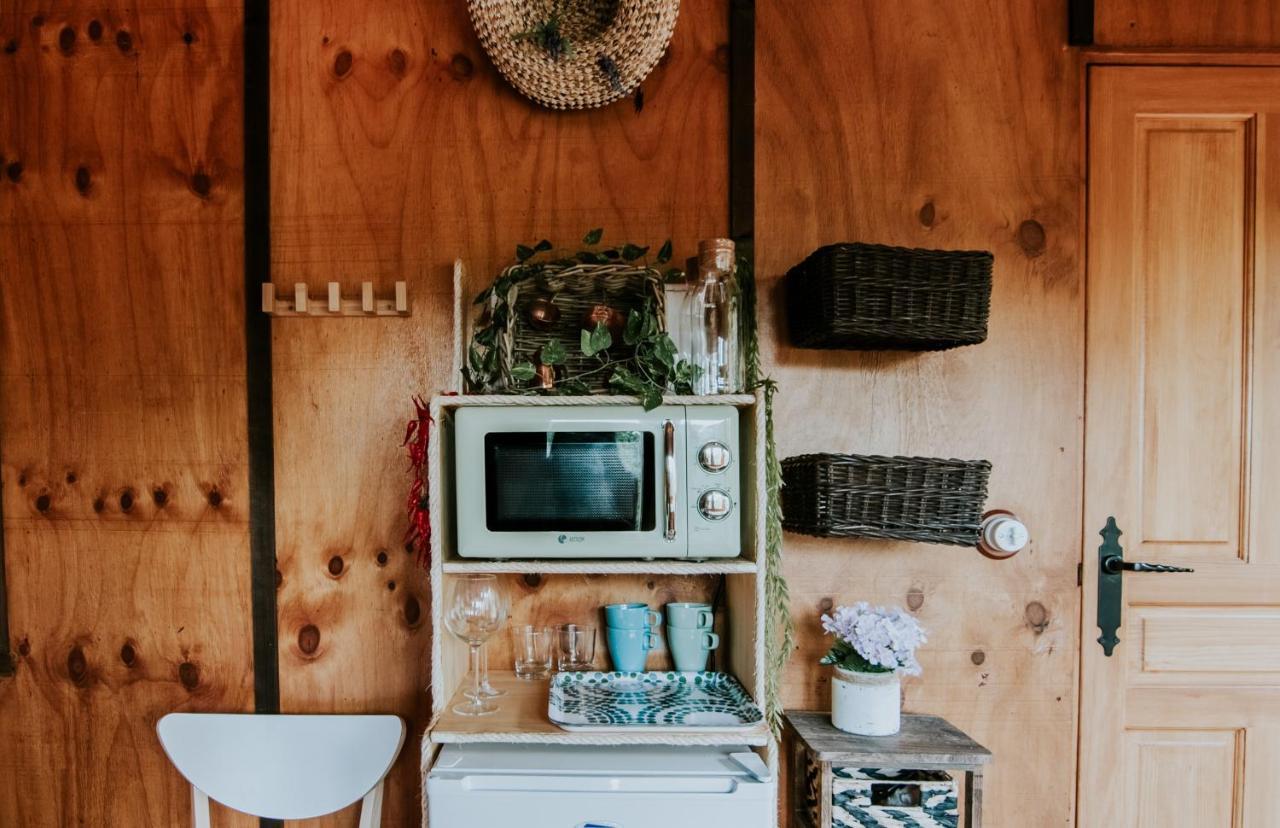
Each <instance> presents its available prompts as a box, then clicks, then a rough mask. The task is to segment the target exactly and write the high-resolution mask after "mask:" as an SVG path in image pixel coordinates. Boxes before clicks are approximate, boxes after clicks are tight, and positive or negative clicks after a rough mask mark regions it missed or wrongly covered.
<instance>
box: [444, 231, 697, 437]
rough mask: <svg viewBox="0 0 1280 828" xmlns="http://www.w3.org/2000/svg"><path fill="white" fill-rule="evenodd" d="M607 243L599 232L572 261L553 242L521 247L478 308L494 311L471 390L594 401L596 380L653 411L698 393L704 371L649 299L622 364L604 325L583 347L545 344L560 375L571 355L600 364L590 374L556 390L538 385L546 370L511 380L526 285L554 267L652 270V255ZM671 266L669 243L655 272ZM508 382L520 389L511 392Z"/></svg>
mask: <svg viewBox="0 0 1280 828" xmlns="http://www.w3.org/2000/svg"><path fill="white" fill-rule="evenodd" d="M603 237H604V230H602V229H600V228H597V229H594V230H591V231H590V232H588V233H587V234H586V235H585V236H584V237H583V239H582V244H583V249H581V250H577V251H573V252H568V253H566V252H564V251H559V252H557V251H555V250H554V249H553V246H552V244H551V242H549V241H547V240H546V239H543V240H542V241H540V242H538V243H537V244H535V245H532V246H529V245H523V244H521V245H516V265H515V266H513V267H509V268H507V269H506V270H504V271H503V272H502V275H500V276H499V277H498V278H497V279H496V280H495V281H494V283H493V284H492V285H491V286H489V287H487V288H485V289H484V290H483V291H481V292H480V294H479V295H478V296H477V297H476V300H475V303H476V304H477V305H480V304H484V303H486V302H487V303H488V309H487V312H486V313H485V315H484V316H483V317H482V322H481V325H480V327H479V328H478V329H477V330H476V333H475V335H474V336H473V337H472V341H471V346H470V348H469V349H468V353H467V365H466V367H464V368H463V375H464V377H465V379H466V381H467V385H468V386H469V387H471V388H475V389H481V390H492V389H502V390H505V391H507V392H510V393H520V394H552V395H554V394H572V395H583V394H590V393H591V385H590V384H589V383H588V380H589V379H591V380H596V379H599V377H601V376H603V377H604V378H605V380H606V382H607V384H608V386H609V387H610V388H611V389H613V390H615V391H617V392H618V393H620V394H630V395H633V396H636V397H639V398H640V401H641V404H642V405H643V406H644V408H645V410H646V411H647V410H651V409H653V408H656V407H657V406H659V405H661V404H662V395H663V393H665V392H667V391H674V392H675V393H677V394H689V393H692V392H693V381H694V380H695V379H696V378H697V369H696V368H695V367H694V366H693V365H691V364H690V363H689V362H687V361H686V360H683V359H680V358H679V354H678V353H677V351H676V346H675V343H674V342H672V341H671V337H670V336H668V335H667V332H666V331H665V330H663V325H662V322H661V320H660V319H659V318H658V317H659V312H658V309H657V307H656V305H655V303H654V301H653V299H652V298H646V299H645V301H644V303H643V305H642V306H641V307H639V308H635V309H633V310H631V312H630V313H629V314H628V315H627V318H626V321H625V323H624V325H623V326H622V341H623V342H624V343H625V344H626V345H627V346H629V349H630V353H629V355H627V356H622V357H620V356H618V355H616V354H613V353H611V352H610V348H612V347H613V345H614V340H613V334H612V333H611V332H610V330H609V327H608V325H606V324H605V322H604V321H599V322H597V323H596V325H595V327H594V328H591V329H586V328H584V329H583V330H582V332H581V335H580V337H579V340H578V341H577V342H574V343H571V344H570V345H566V344H565V343H562V342H560V341H559V340H558V339H552V340H550V341H549V342H547V343H545V344H543V345H542V347H541V348H540V349H539V351H538V354H537V359H538V361H539V363H540V364H541V365H543V366H549V367H551V368H552V369H553V370H554V369H555V368H557V367H561V366H564V365H565V364H566V360H567V357H568V355H569V352H568V348H570V347H574V348H577V349H578V350H579V351H580V352H581V354H582V355H583V356H585V357H588V358H592V359H591V360H590V362H589V363H588V364H589V367H588V368H586V369H583V370H579V371H578V372H577V373H573V374H567V375H565V376H558V377H557V378H556V380H555V385H554V387H553V388H550V389H546V388H542V387H540V386H534V385H531V383H533V382H534V380H535V379H536V378H537V376H538V365H535V364H534V363H533V362H532V361H529V360H524V361H521V362H517V363H515V364H513V365H511V366H510V368H509V370H508V372H507V376H503V374H502V369H501V366H500V364H499V362H500V361H499V349H500V348H501V347H502V346H501V336H502V334H503V333H504V332H505V331H506V330H507V328H508V327H509V326H510V325H512V324H513V323H517V324H523V321H522V320H516V314H517V313H518V311H517V309H516V307H515V301H516V298H517V296H518V295H519V287H520V286H521V285H522V284H524V283H526V282H529V281H531V280H533V279H534V278H536V277H537V276H539V275H541V274H542V273H543V271H544V270H545V269H546V268H548V267H556V268H564V267H572V266H574V265H578V264H602V265H607V264H618V263H634V262H639V261H640V260H641V259H644V262H643V264H644V266H649V262H648V259H647V258H645V257H646V254H647V253H648V252H649V248H648V247H641V246H639V245H635V244H630V243H628V244H624V245H622V246H621V247H604V248H601V247H600V242H601V239H602V238H603ZM670 261H671V241H670V240H667V241H666V242H665V243H664V244H663V245H662V247H661V248H660V249H659V250H658V253H657V256H656V257H655V260H654V264H656V265H664V264H667V263H668V262H670ZM679 273H680V271H679V269H678V268H668V269H667V271H666V273H665V277H666V278H671V277H672V276H675V275H678V274H679ZM508 378H509V380H510V383H511V385H513V386H514V387H506V388H504V385H505V384H506V381H507V379H508Z"/></svg>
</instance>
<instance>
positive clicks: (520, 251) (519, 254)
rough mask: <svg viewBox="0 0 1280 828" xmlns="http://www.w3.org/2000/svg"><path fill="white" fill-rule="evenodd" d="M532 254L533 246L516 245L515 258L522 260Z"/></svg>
mask: <svg viewBox="0 0 1280 828" xmlns="http://www.w3.org/2000/svg"><path fill="white" fill-rule="evenodd" d="M532 255H533V248H532V247H529V246H528V245H525V244H517V245H516V260H517V261H521V262H523V261H524V260H525V259H528V258H529V257H530V256H532Z"/></svg>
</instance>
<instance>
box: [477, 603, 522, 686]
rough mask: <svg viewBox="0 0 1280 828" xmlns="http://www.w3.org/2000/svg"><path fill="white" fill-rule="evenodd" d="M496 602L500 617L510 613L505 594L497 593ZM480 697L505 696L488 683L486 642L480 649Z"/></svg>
mask: <svg viewBox="0 0 1280 828" xmlns="http://www.w3.org/2000/svg"><path fill="white" fill-rule="evenodd" d="M498 600H500V601H501V602H502V615H503V617H506V616H507V615H508V614H509V613H510V611H511V604H510V602H509V601H508V600H507V596H506V594H505V593H502V592H499V593H498ZM468 695H470V694H469V693H468ZM480 695H482V696H487V697H488V698H491V699H492V698H497V697H498V696H505V695H507V691H506V690H499V689H498V688H496V687H494V686H493V685H492V684H490V683H489V645H488V643H487V642H486V643H485V646H484V647H482V648H481V649H480Z"/></svg>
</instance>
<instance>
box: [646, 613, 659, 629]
mask: <svg viewBox="0 0 1280 828" xmlns="http://www.w3.org/2000/svg"><path fill="white" fill-rule="evenodd" d="M645 617H646V618H647V619H648V624H649V626H650V627H661V626H662V613H660V612H657V611H656V610H649V611H648V612H647V613H646V614H645Z"/></svg>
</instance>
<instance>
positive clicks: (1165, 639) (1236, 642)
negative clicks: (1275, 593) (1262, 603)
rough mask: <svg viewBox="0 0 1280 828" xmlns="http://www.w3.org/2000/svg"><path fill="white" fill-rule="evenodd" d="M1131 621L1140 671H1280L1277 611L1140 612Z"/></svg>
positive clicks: (1163, 609) (1192, 609)
mask: <svg viewBox="0 0 1280 828" xmlns="http://www.w3.org/2000/svg"><path fill="white" fill-rule="evenodd" d="M1135 616H1136V617H1135ZM1130 618H1131V619H1132V621H1131V623H1133V622H1136V623H1133V626H1134V628H1135V629H1138V630H1141V643H1140V645H1139V646H1140V648H1141V649H1140V652H1141V659H1142V661H1141V669H1142V671H1143V672H1147V673H1170V672H1172V673H1224V672H1225V673H1275V672H1277V671H1280V610H1277V609H1275V608H1269V607H1257V608H1253V609H1250V608H1245V607H1238V608H1237V607H1229V608H1223V609H1218V608H1209V607H1140V608H1135V609H1134V610H1133V611H1132V612H1131V614H1130ZM1134 649H1138V647H1135V648H1134ZM1218 680H1219V682H1220V681H1221V680H1222V679H1221V678H1219V679H1218ZM1266 680H1267V681H1270V682H1274V681H1275V680H1276V679H1275V676H1274V675H1272V676H1270V677H1268V678H1267V679H1266Z"/></svg>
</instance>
